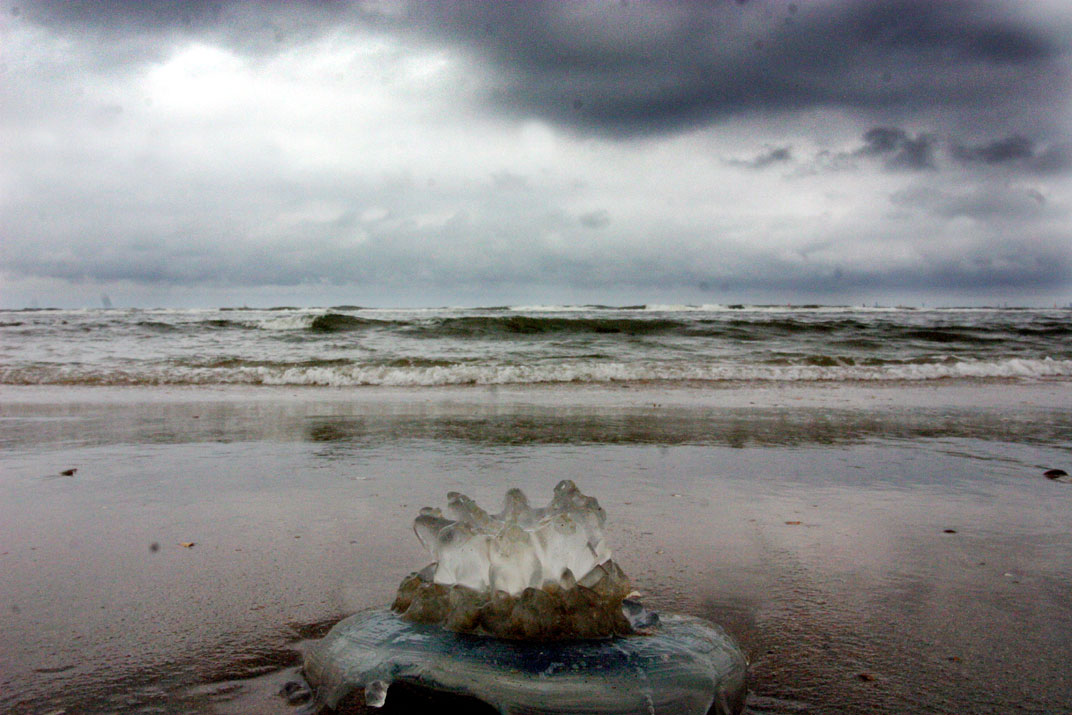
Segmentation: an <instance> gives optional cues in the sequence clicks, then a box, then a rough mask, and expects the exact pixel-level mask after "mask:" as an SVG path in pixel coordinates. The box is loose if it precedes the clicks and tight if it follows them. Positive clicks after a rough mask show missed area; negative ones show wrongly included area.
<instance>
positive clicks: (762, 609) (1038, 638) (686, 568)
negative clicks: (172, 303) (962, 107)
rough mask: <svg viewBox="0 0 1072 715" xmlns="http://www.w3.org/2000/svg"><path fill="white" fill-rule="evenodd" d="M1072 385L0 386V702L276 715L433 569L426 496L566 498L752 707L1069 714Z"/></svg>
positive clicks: (392, 708)
mask: <svg viewBox="0 0 1072 715" xmlns="http://www.w3.org/2000/svg"><path fill="white" fill-rule="evenodd" d="M1069 390H1070V386H1069V384H1068V383H1067V382H1066V381H1062V380H1047V381H1041V382H1030V381H1022V380H1021V381H1013V382H990V383H956V384H950V383H947V382H945V383H937V384H930V383H928V384H923V385H906V384H898V385H897V386H890V387H881V386H873V385H872V386H866V385H859V384H855V385H854V384H847V383H846V384H838V385H836V386H834V385H826V386H822V385H815V386H792V385H789V386H787V385H776V386H769V385H768V386H763V385H759V386H757V385H751V386H745V387H741V386H737V387H729V388H726V389H710V388H704V389H696V388H692V387H688V388H685V387H682V388H679V389H668V388H665V387H660V388H658V389H653V388H650V387H643V386H630V387H596V386H583V385H581V386H577V385H573V386H565V387H549V388H542V389H541V388H532V387H526V388H520V387H518V388H510V387H499V388H497V389H491V388H483V387H468V388H432V389H428V388H425V389H420V390H412V391H410V390H402V391H397V390H377V389H367V390H347V391H335V390H312V391H310V390H297V389H293V388H287V389H282V388H280V389H273V388H263V387H262V388H256V389H250V388H242V389H239V388H229V389H226V390H203V389H197V390H192V389H189V388H144V387H142V388H124V389H119V388H71V387H10V386H9V387H6V388H5V389H4V399H3V401H2V402H0V424H2V429H0V566H2V568H3V573H4V577H3V578H2V579H0V710H3V711H5V712H16V713H38V712H51V711H56V710H66V711H67V712H79V713H81V712H88V713H104V712H115V711H122V712H161V711H163V712H175V713H205V712H214V713H247V712H259V713H288V714H290V715H293V714H294V713H295V711H296V710H298V709H300V708H302V707H304V706H307V705H308V703H309V693H308V691H303V690H301V689H300V688H297V687H295V686H294V685H293V683H294V682H296V681H297V680H298V678H299V677H300V676H299V667H300V664H301V662H302V657H303V652H305V651H307V650H308V647H309V646H310V644H311V643H312V642H313V641H316V640H318V639H320V638H322V637H323V636H324V635H325V634H326V633H327V632H328V630H329V629H330V628H331V627H332V626H333V625H334V624H336V623H337V622H339V621H340V620H341V619H342V618H344V617H346V616H348V615H350V614H353V613H357V612H361V611H365V610H368V609H370V608H377V607H380V608H382V607H383V606H385V605H387V604H388V603H389V602H390V600H391V598H392V596H393V595H394V594H395V592H396V589H397V588H398V586H399V583H400V582H401V580H402V579H403V578H405V577H406V575H407V574H408V573H409V572H411V571H412V570H413V569H414V568H419V567H420V565H422V564H424V563H427V561H428V554H427V552H426V550H425V549H424V548H423V547H422V546H421V544H420V543H419V542H418V540H417V539H415V538H413V534H412V532H411V531H410V529H409V524H410V523H412V520H413V518H414V516H415V514H417V513H418V512H419V510H420V508H421V507H423V506H425V505H426V499H427V497H426V495H429V494H432V495H442V494H446V493H447V492H451V491H457V492H463V493H465V494H467V495H469V496H471V497H472V498H473V499H474V500H476V501H478V502H479V503H494V502H496V501H497V500H499V499H501V498H502V496H503V494H504V492H505V491H506V489H508V488H509V487H512V486H517V487H519V488H520V489H522V490H524V492H525V493H526V494H528V495H529V496H530V497H531V499H532V501H533V503H534V504H546V503H548V501H550V500H551V499H552V498H553V487H554V485H555V484H556V483H558V482H559V481H561V480H563V479H574V480H576V481H577V482H578V484H580V485H581V486H582V487H583V488H584V491H585V492H587V493H589V494H596V495H598V497H599V500H600V502H601V504H602V505H604V506H605V507H607V508H610V507H611V505H613V510H612V513H611V517H612V518H611V519H609V520H608V521H607V524H606V531H605V536H606V539H607V541H608V543H609V544H612V545H613V548H614V553H613V557H614V561H615V562H616V563H618V564H620V565H621V568H622V569H623V571H624V572H626V573H627V574H628V575H629V579H630V581H631V583H632V587H633V588H634V589H636V590H637V591H639V592H640V593H642V594H643V600H644V603H645V605H646V606H648V607H649V608H651V609H654V610H656V611H658V612H661V613H681V614H687V615H689V616H695V617H699V618H702V619H704V620H706V621H710V622H713V623H718V624H720V625H721V626H723V627H724V628H725V630H726V632H727V633H728V634H729V635H730V636H732V637H733V638H734V640H736V641H737V642H738V643H739V644H740V645H741V647H742V649H743V650H744V651H745V653H746V655H747V656H748V658H749V660H750V663H751V665H750V668H749V678H750V680H749V688H750V690H751V693H750V695H749V699H748V703H749V704H748V712H752V713H756V714H757V715H758V714H759V713H764V714H766V713H777V714H778V715H789V714H790V713H799V712H808V713H820V714H822V715H833V714H835V713H837V714H844V713H847V714H849V715H857V714H859V715H863V714H865V713H867V714H870V713H891V714H892V713H903V712H906V711H909V712H929V713H940V714H948V715H954V714H960V713H966V712H970V713H995V714H996V713H1005V712H1009V711H1016V712H1024V713H1035V714H1038V715H1043V714H1046V715H1050V714H1052V713H1058V712H1063V711H1065V710H1066V706H1067V702H1068V699H1067V698H1068V693H1069V692H1072V682H1070V680H1069V678H1070V677H1072V676H1070V673H1069V669H1068V667H1067V664H1068V663H1069V662H1072V640H1070V639H1069V634H1070V633H1072V605H1070V603H1069V600H1068V598H1067V594H1068V593H1069V592H1070V590H1072V535H1070V534H1069V531H1068V529H1067V516H1068V513H1069V508H1070V507H1072V487H1070V485H1069V484H1068V483H1066V482H1064V481H1061V480H1059V479H1052V478H1050V477H1048V476H1046V473H1047V472H1048V471H1050V470H1053V469H1061V470H1063V471H1065V472H1069V471H1072V469H1070V468H1069V467H1070V460H1072V410H1070V408H1069V405H1070V404H1072V394H1070V391H1069ZM71 470H74V471H73V472H72V471H71ZM68 472H70V474H68ZM398 685H400V684H396V686H392V687H393V688H394V689H392V690H390V693H391V695H390V697H388V698H387V700H386V702H385V706H384V710H383V712H385V713H390V712H401V713H405V712H409V713H419V712H427V711H428V708H429V707H430V706H429V700H428V699H427V694H426V693H421V692H419V691H411V692H409V693H407V692H406V690H405V689H404V688H402V689H399V688H398V687H397V686H398ZM292 701H293V703H294V704H292Z"/></svg>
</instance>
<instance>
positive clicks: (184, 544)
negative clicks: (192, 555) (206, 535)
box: [179, 541, 197, 549]
mask: <svg viewBox="0 0 1072 715" xmlns="http://www.w3.org/2000/svg"><path fill="white" fill-rule="evenodd" d="M179 546H181V547H182V548H184V549H192V548H193V547H195V546H197V542H196V541H180V542H179Z"/></svg>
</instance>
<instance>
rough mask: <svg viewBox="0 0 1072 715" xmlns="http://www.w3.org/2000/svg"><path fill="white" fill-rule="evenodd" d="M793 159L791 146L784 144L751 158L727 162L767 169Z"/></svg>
mask: <svg viewBox="0 0 1072 715" xmlns="http://www.w3.org/2000/svg"><path fill="white" fill-rule="evenodd" d="M792 159H793V153H792V150H791V149H790V147H787V146H783V147H776V148H774V149H771V150H769V151H766V152H763V153H762V154H759V155H758V156H754V157H752V158H751V159H730V160H729V161H728V162H727V163H728V164H731V165H732V166H741V167H744V168H747V169H765V168H767V167H768V166H772V165H774V164H784V163H785V162H788V161H792Z"/></svg>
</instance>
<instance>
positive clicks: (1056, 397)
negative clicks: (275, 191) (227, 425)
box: [0, 377, 1072, 409]
mask: <svg viewBox="0 0 1072 715" xmlns="http://www.w3.org/2000/svg"><path fill="white" fill-rule="evenodd" d="M652 396H657V397H658V398H659V404H661V405H665V406H681V407H745V406H751V405H754V404H756V402H757V399H759V398H766V399H774V400H792V401H793V404H792V406H814V405H824V404H828V403H829V402H830V401H831V400H836V401H838V402H853V401H861V403H860V404H861V405H863V404H866V403H864V402H862V401H864V400H866V401H870V400H876V401H878V403H879V404H881V405H884V406H891V407H901V408H909V407H916V406H933V405H935V404H940V405H942V406H947V407H982V406H991V407H999V406H1000V407H1006V408H1007V407H1017V406H1031V405H1033V406H1039V407H1049V408H1055V409H1060V408H1064V407H1066V406H1068V405H1069V404H1072V379H1069V378H1062V377H1053V378H1035V379H1032V380H1030V381H1025V380H1022V379H1017V378H942V379H938V380H925V381H924V380H890V381H864V380H860V381H814V382H782V381H769V382H761V381H718V382H709V381H691V382H689V381H666V382H658V381H641V382H608V383H580V382H563V383H522V384H517V383H510V384H503V385H476V384H472V385H469V384H466V385H436V386H419V387H414V386H381V385H364V386H348V387H330V386H309V385H0V409H2V408H4V407H5V406H6V407H15V406H16V405H40V404H49V403H84V404H100V403H104V404H107V403H114V402H148V403H168V402H229V401H238V402H258V401H274V400H281V399H286V400H291V399H294V398H299V399H301V400H303V401H322V402H350V403H355V404H364V403H376V404H383V403H387V404H415V403H421V402H426V401H429V400H434V401H442V402H457V403H460V404H468V403H486V402H494V401H501V402H505V403H510V404H531V405H556V406H557V405H561V404H562V401H563V399H565V400H566V401H567V402H569V401H577V402H579V403H580V404H584V405H598V406H608V407H628V406H637V405H642V404H645V403H647V402H649V401H650V399H651V397H652ZM995 396H1000V397H1002V398H1004V399H1005V400H1006V401H1005V402H1002V403H1001V405H995V404H994V403H993V402H992V401H991V398H993V397H995ZM936 397H937V398H938V399H935V398H936ZM581 400H583V402H581ZM867 406H868V407H872V406H874V405H870V404H868V405H867Z"/></svg>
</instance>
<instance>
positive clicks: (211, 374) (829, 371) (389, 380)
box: [0, 359, 1072, 387]
mask: <svg viewBox="0 0 1072 715" xmlns="http://www.w3.org/2000/svg"><path fill="white" fill-rule="evenodd" d="M1051 377H1072V360H1052V359H1041V360H1037V359H1008V360H998V361H972V360H964V361H957V362H952V361H948V360H946V361H942V362H938V363H899V364H886V365H852V364H841V363H839V362H838V361H837V360H834V359H827V360H821V359H816V360H814V361H812V362H810V363H808V364H797V365H776V364H775V365H771V364H766V365H764V364H759V365H740V364H736V365H717V364H715V365H689V364H686V363H679V364H659V363H648V364H641V363H633V364H629V363H621V362H592V361H575V362H563V363H556V364H549V365H539V364H534V365H487V364H471V363H452V362H449V361H442V360H395V361H391V362H389V363H386V364H360V363H359V364H354V363H349V362H347V361H344V360H316V361H303V362H301V363H294V364H287V363H270V362H252V363H245V362H242V361H240V360H226V359H221V360H216V361H206V362H205V363H203V364H200V365H185V366H181V365H180V366H174V365H173V366H157V367H155V368H151V369H127V370H124V369H118V370H111V371H107V372H104V371H98V370H93V369H91V368H85V367H80V366H70V365H69V366H35V367H25V368H0V382H2V383H6V384H19V385H29V384H69V385H236V384H245V385H310V386H330V387H356V386H366V385H381V386H438V385H509V384H541V383H543V384H553V383H560V384H564V383H588V384H599V383H616V382H625V383H646V382H665V383H688V382H713V383H719V382H741V381H750V382H824V381H825V382H849V381H867V382H874V381H927V380H942V379H955V378H976V379H984V378H1032V379H1041V378H1051Z"/></svg>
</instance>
